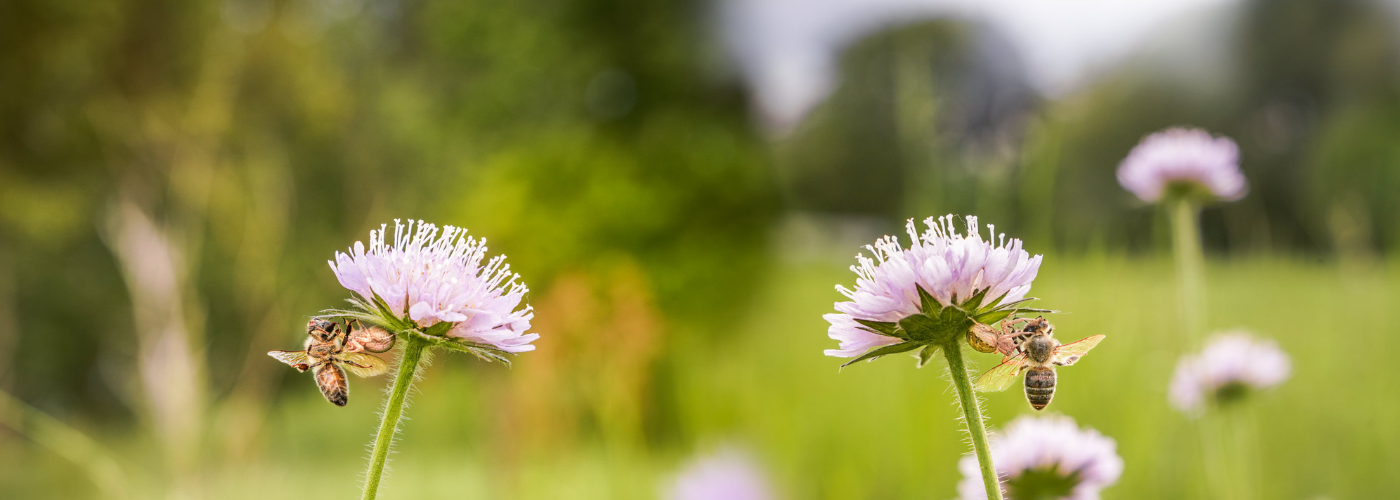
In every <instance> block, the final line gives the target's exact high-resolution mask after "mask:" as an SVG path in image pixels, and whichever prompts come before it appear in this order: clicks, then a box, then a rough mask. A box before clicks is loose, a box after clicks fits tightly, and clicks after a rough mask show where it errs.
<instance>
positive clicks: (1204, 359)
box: [1168, 331, 1292, 414]
mask: <svg viewBox="0 0 1400 500" xmlns="http://www.w3.org/2000/svg"><path fill="white" fill-rule="evenodd" d="M1291 371H1292V363H1291V362H1290V361H1289V359H1288V354H1286V353H1284V352H1283V351H1282V350H1281V349H1279V348H1278V344H1275V343H1274V341H1272V340H1255V339H1254V338H1253V337H1251V336H1250V334H1249V333H1248V332H1245V331H1233V332H1227V333H1224V334H1221V335H1218V336H1216V337H1215V338H1214V339H1212V340H1211V341H1210V343H1209V344H1207V345H1206V348H1205V350H1203V351H1202V352H1201V353H1200V354H1198V355H1187V356H1185V357H1182V358H1181V361H1179V362H1177V365H1176V373H1175V374H1173V375H1172V383H1171V388H1170V390H1169V391H1168V392H1169V394H1168V397H1169V398H1170V399H1171V403H1172V406H1175V407H1176V408H1177V409H1178V410H1181V411H1182V412H1184V413H1187V414H1199V413H1200V412H1201V411H1202V410H1203V409H1204V408H1205V406H1206V403H1208V402H1212V401H1213V402H1215V403H1217V404H1222V403H1229V402H1232V401H1234V400H1237V399H1239V398H1241V397H1243V396H1244V395H1245V394H1246V393H1247V392H1249V391H1250V390H1258V389H1267V388H1270V387H1273V386H1276V385H1278V384H1280V383H1282V382H1283V381H1284V380H1287V379H1288V375H1289V373H1290V372H1291Z"/></svg>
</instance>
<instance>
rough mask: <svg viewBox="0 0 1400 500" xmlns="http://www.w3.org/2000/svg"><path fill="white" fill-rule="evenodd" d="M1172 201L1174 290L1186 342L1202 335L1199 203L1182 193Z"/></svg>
mask: <svg viewBox="0 0 1400 500" xmlns="http://www.w3.org/2000/svg"><path fill="white" fill-rule="evenodd" d="M1168 203H1169V204H1170V205H1171V221H1172V251H1173V253H1174V254H1175V255H1176V277H1177V294H1178V299H1179V300H1180V302H1181V319H1182V326H1183V330H1184V331H1185V332H1186V335H1187V342H1186V343H1187V344H1188V345H1190V346H1192V347H1194V346H1195V345H1196V344H1197V343H1199V342H1200V341H1201V338H1202V337H1204V335H1205V326H1206V323H1205V304H1206V297H1205V289H1204V288H1205V276H1204V274H1205V257H1204V255H1203V254H1202V252H1201V228H1200V223H1199V219H1200V207H1198V206H1197V205H1196V203H1195V202H1194V201H1192V200H1191V199H1189V198H1187V197H1185V196H1182V197H1179V198H1177V199H1174V200H1171V201H1169V202H1168Z"/></svg>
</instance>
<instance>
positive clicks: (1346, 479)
mask: <svg viewBox="0 0 1400 500" xmlns="http://www.w3.org/2000/svg"><path fill="white" fill-rule="evenodd" d="M1396 274H1397V273H1396V270H1395V269H1393V268H1390V267H1374V268H1366V269H1340V268H1338V267H1335V266H1331V265H1323V264H1318V263H1311V262H1302V261H1292V260H1282V259H1276V258H1262V257H1261V258H1254V259H1236V260H1228V261H1215V262H1211V263H1210V273H1209V278H1208V279H1209V282H1208V286H1209V288H1208V289H1209V301H1210V304H1211V310H1210V318H1209V323H1210V325H1211V326H1212V328H1213V329H1220V328H1233V327H1248V328H1251V329H1253V330H1255V331H1256V332H1258V333H1259V334H1260V335H1262V336H1266V337H1271V338H1274V339H1277V341H1278V342H1279V343H1280V345H1281V346H1282V347H1283V348H1284V349H1285V350H1287V351H1288V352H1289V353H1291V354H1292V355H1293V357H1294V363H1295V365H1294V370H1295V371H1294V376H1293V379H1292V380H1290V381H1288V382H1287V383H1285V384H1284V385H1283V386H1282V387H1281V388H1280V389H1278V390H1277V391H1275V392H1273V393H1269V394H1267V395H1265V396H1264V397H1262V398H1260V399H1259V400H1258V401H1257V407H1256V410H1257V414H1258V415H1259V416H1260V420H1259V429H1258V430H1259V433H1260V438H1261V440H1260V442H1261V445H1262V450H1261V452H1262V453H1261V457H1260V461H1259V467H1260V470H1261V472H1262V477H1263V478H1265V484H1264V485H1262V489H1261V490H1260V498H1318V497H1327V498H1379V497H1384V496H1386V495H1385V493H1384V492H1388V491H1394V490H1395V489H1396V488H1397V487H1400V477H1398V476H1395V475H1394V474H1391V472H1393V470H1394V466H1395V464H1397V463H1400V446H1397V445H1400V435H1398V434H1400V429H1398V428H1397V426H1395V425H1393V422H1395V421H1396V420H1397V418H1400V401H1397V400H1396V399H1395V398H1393V397H1392V395H1394V394H1396V393H1397V389H1400V386H1398V385H1400V384H1397V382H1396V379H1395V378H1394V377H1390V376H1387V375H1388V372H1389V370H1390V366H1389V365H1388V364H1387V363H1385V362H1384V360H1385V359H1387V357H1388V356H1387V354H1386V353H1389V352H1394V350H1395V349H1396V348H1397V347H1400V341H1397V335H1396V334H1397V333H1400V332H1397V331H1396V330H1397V326H1396V322H1395V321H1394V320H1393V319H1392V318H1389V317H1388V316H1387V314H1386V312H1387V310H1388V307H1389V305H1390V304H1392V303H1394V301H1395V300H1396V299H1397V298H1398V297H1397V290H1396V286H1395V283H1397V280H1396V278H1397V276H1396ZM851 281H852V279H851V275H850V273H849V272H848V271H846V270H845V269H844V267H843V266H842V265H840V264H834V263H831V264H828V263H823V264H820V265H816V264H803V265H787V266H782V267H780V268H779V269H777V270H775V271H774V272H773V274H772V275H771V276H769V277H768V278H767V279H766V280H764V283H765V284H764V285H761V286H762V287H763V290H762V292H761V293H760V294H759V295H758V297H759V298H758V299H757V300H755V301H754V302H753V303H752V304H751V305H750V307H749V308H748V310H747V312H746V313H745V315H744V316H743V317H736V318H733V321H732V324H733V325H734V327H733V330H732V331H728V332H716V333H715V334H713V335H699V334H696V333H697V332H694V331H687V329H686V327H684V326H678V327H675V328H673V330H674V333H675V334H674V336H673V337H671V338H670V339H669V344H668V347H667V351H666V352H665V354H664V355H663V359H662V360H661V362H660V366H661V367H662V368H661V369H660V371H661V372H662V373H661V374H660V376H658V379H657V381H656V382H655V384H656V387H655V389H654V390H655V391H656V393H657V394H658V395H657V399H658V400H659V401H661V402H663V403H664V404H666V405H670V406H672V407H673V408H670V409H665V410H656V409H653V411H661V412H663V413H664V415H662V418H663V419H665V420H667V422H665V424H666V425H664V427H666V430H664V431H650V430H649V431H647V433H646V435H647V438H646V439H644V440H640V441H639V440H628V439H614V438H609V437H607V436H605V435H599V436H594V437H591V438H583V439H581V440H580V442H578V443H577V444H576V445H571V446H561V447H559V448H558V449H554V450H548V451H547V452H546V453H536V454H531V453H529V452H525V451H520V450H518V449H517V447H515V446H513V445H512V443H511V442H509V441H508V440H506V439H502V437H501V436H503V435H506V436H508V435H513V434H501V429H502V428H503V427H509V426H510V417H509V416H508V415H507V416H504V417H503V416H501V415H500V412H499V411H497V406H498V404H497V402H498V401H499V400H501V399H502V394H501V393H500V391H505V390H519V389H506V388H507V387H510V386H508V385H504V384H501V383H500V382H502V381H504V380H507V379H509V378H510V377H512V376H513V373H518V371H519V370H521V367H520V366H517V367H516V368H515V369H514V371H507V370H505V369H503V368H501V367H498V366H492V367H489V368H490V369H488V370H482V369H479V368H480V367H478V366H469V365H473V364H475V363H476V362H475V361H473V360H469V359H466V358H464V357H458V356H440V357H438V358H437V359H436V360H435V362H434V366H433V367H432V368H430V370H429V372H428V373H427V376H426V379H425V381H424V382H423V383H422V384H421V385H420V386H419V388H420V389H421V394H418V395H417V396H415V399H414V403H413V405H412V406H411V407H410V409H409V411H408V415H409V417H410V419H411V420H410V421H408V422H407V424H406V425H405V426H404V430H403V434H402V440H401V441H400V442H399V444H398V446H397V451H398V452H399V453H398V454H396V455H394V456H393V458H392V462H391V467H392V474H391V475H390V476H389V477H388V478H387V479H386V480H385V483H384V488H383V492H384V493H383V498H386V499H401V498H402V499H406V498H521V499H533V498H539V499H592V498H619V499H633V498H636V499H641V498H654V497H655V496H656V494H657V491H658V489H659V488H660V487H661V485H663V484H664V482H665V480H666V479H667V478H668V477H669V475H670V474H672V473H673V471H674V470H676V468H677V467H678V466H679V464H680V463H681V462H682V461H683V460H685V459H686V458H687V457H689V456H690V455H691V454H692V453H694V452H695V451H697V450H704V449H708V448H710V447H713V446H715V445H718V444H721V443H738V444H740V445H742V446H745V447H747V448H749V449H751V450H752V451H753V452H754V453H755V454H756V455H757V456H758V457H759V458H760V460H761V461H762V462H763V463H764V464H765V466H766V467H767V472H768V473H769V474H770V475H771V476H772V477H773V479H774V481H775V483H777V485H778V489H779V490H780V491H782V492H783V493H784V497H785V498H788V499H819V498H832V499H836V498H840V499H851V498H952V497H954V496H955V491H954V485H955V484H956V482H957V481H958V480H959V476H958V473H957V471H956V468H955V464H956V462H957V460H958V458H959V456H961V455H962V454H963V453H965V452H966V450H967V446H966V444H965V443H964V438H963V436H962V435H961V434H960V431H959V427H960V426H959V425H958V423H957V422H955V420H954V418H955V417H956V415H957V409H956V407H955V405H954V399H955V398H954V397H953V395H952V393H951V392H950V388H949V386H948V383H947V381H946V371H945V370H944V368H942V367H939V366H938V365H936V364H935V365H931V366H929V367H926V368H924V369H922V370H917V369H915V368H914V362H913V360H912V358H906V357H904V356H896V357H893V358H890V359H884V360H880V361H877V362H874V363H869V364H861V365H857V366H851V367H849V368H846V369H845V370H844V371H838V369H837V366H838V365H839V364H840V361H839V360H837V359H834V358H827V357H823V356H822V355H821V350H822V349H825V348H830V347H832V346H833V345H834V343H833V341H831V340H829V339H827V338H826V337H825V335H824V332H825V322H824V321H823V320H822V319H821V314H823V313H826V312H828V311H829V310H830V307H831V303H832V302H834V301H835V300H837V299H839V298H840V296H839V295H838V294H837V293H836V292H835V291H833V290H832V285H834V284H835V283H838V282H841V283H847V284H849V283H850V282H851ZM1033 295H1035V296H1038V297H1042V298H1043V299H1044V300H1043V301H1042V302H1041V303H1040V304H1041V305H1043V306H1046V307H1051V308H1055V309H1059V310H1063V311H1066V312H1067V314H1062V315H1057V316H1055V317H1054V321H1055V322H1056V325H1057V329H1056V332H1057V334H1058V336H1059V337H1060V338H1061V339H1062V340H1075V339H1078V338H1081V337H1084V336H1088V335H1093V334H1098V333H1104V334H1108V335H1109V337H1108V339H1107V340H1106V341H1105V342H1104V343H1103V344H1102V345H1101V346H1100V347H1099V348H1098V349H1097V350H1096V351H1095V352H1094V353H1093V355H1091V356H1089V357H1088V358H1086V359H1085V361H1084V362H1083V363H1080V364H1077V365H1075V366H1074V367H1072V368H1067V369H1064V370H1061V379H1060V388H1059V391H1058V392H1057V394H1056V398H1055V402H1054V404H1053V405H1052V406H1051V407H1050V409H1049V410H1048V411H1052V412H1059V413H1063V414H1067V415H1070V416H1072V417H1074V418H1075V419H1076V420H1078V421H1079V422H1080V424H1081V425H1085V426H1089V427H1093V428H1096V429H1098V430H1100V431H1101V432H1103V433H1104V434H1105V435H1108V436H1110V437H1112V438H1114V439H1115V440H1117V442H1118V445H1119V451H1120V453H1121V454H1122V456H1123V458H1124V460H1125V461H1126V463H1127V470H1126V472H1125V474H1124V476H1123V479H1122V480H1121V481H1120V483H1119V484H1118V485H1116V486H1114V487H1112V488H1110V489H1108V490H1107V491H1106V492H1105V494H1104V497H1105V498H1108V499H1114V498H1206V497H1207V496H1206V495H1205V493H1204V491H1203V490H1202V487H1203V482H1202V477H1203V475H1202V473H1203V471H1202V470H1201V469H1200V466H1199V460H1198V457H1199V456H1200V454H1199V452H1198V448H1199V442H1198V441H1197V438H1196V434H1195V432H1194V430H1193V424H1192V423H1191V422H1190V421H1188V420H1187V419H1186V418H1184V417H1182V416H1181V415H1179V414H1177V413H1175V412H1174V411H1172V410H1171V409H1170V408H1169V407H1168V406H1167V403H1166V395H1165V393H1166V387H1167V382H1168V380H1169V378H1170V376H1171V372H1172V369H1173V367H1174V365H1175V360H1176V358H1177V356H1178V354H1179V353H1180V351H1181V349H1180V347H1179V340H1180V339H1181V337H1180V336H1178V332H1177V328H1178V325H1177V320H1176V318H1175V315H1174V311H1175V308H1176V304H1175V299H1174V298H1175V289H1174V281H1173V280H1172V274H1171V267H1170V266H1169V263H1168V262H1167V261H1165V260H1143V259H1129V258H1119V257H1082V258H1076V259H1073V260H1062V259H1059V258H1055V257H1053V256H1052V257H1051V258H1050V259H1048V260H1047V261H1046V263H1045V265H1044V267H1043V270H1042V274H1041V277H1040V278H1039V279H1038V281H1037V282H1036V286H1035V290H1034V293H1033ZM543 334H544V335H545V337H544V338H543V339H542V341H541V346H542V347H541V348H542V349H547V348H548V344H549V340H550V339H549V332H543ZM972 357H973V360H974V362H975V363H976V366H977V368H978V369H981V370H985V369H987V368H989V367H991V366H992V365H993V363H994V362H995V361H996V360H995V358H994V357H993V356H990V355H980V354H973V355H972ZM530 362H531V358H530V356H529V355H526V356H522V357H521V358H520V359H519V363H520V364H522V365H523V364H528V363H530ZM357 382H358V383H357V384H355V385H354V386H353V391H354V392H353V393H352V396H351V397H352V404H351V405H350V406H349V407H348V408H345V409H339V408H335V407H332V406H331V405H327V404H325V403H324V402H323V401H321V400H320V399H319V396H318V395H317V394H316V392H315V390H314V389H313V388H312V386H311V382H310V381H309V380H307V381H306V384H305V385H306V387H305V390H304V391H292V392H290V393H288V394H287V395H286V397H284V398H283V401H282V402H281V404H279V405H278V406H275V407H274V409H273V412H272V414H271V415H270V416H269V422H268V429H269V430H268V431H267V432H266V433H264V436H263V437H262V440H263V441H262V442H261V443H260V444H259V446H255V447H254V448H255V449H256V450H258V451H255V453H254V455H253V459H251V460H248V461H240V462H237V463H231V464H229V465H228V466H226V467H218V468H217V471H215V472H208V473H207V474H206V476H205V481H206V483H205V485H204V486H205V489H206V492H207V494H208V495H207V496H208V498H247V497H261V498H292V497H301V496H303V495H306V494H310V493H313V492H314V493H315V494H317V495H324V496H325V497H328V498H345V497H353V496H354V495H355V494H356V492H357V490H358V485H359V479H360V473H361V468H362V467H363V459H364V456H365V455H366V454H367V452H366V450H365V449H364V446H365V443H367V442H369V440H370V434H371V431H372V430H373V429H374V427H375V418H376V416H375V409H376V408H377V406H378V405H379V404H380V401H379V399H380V394H379V393H378V391H379V390H380V389H381V388H382V384H383V383H384V381H383V380H376V381H357ZM516 387H519V386H516ZM985 399H986V401H987V408H986V412H987V414H988V416H989V420H990V424H991V426H992V427H993V428H998V427H1000V426H1002V425H1004V424H1005V423H1006V422H1008V421H1010V420H1011V419H1012V418H1015V417H1016V416H1019V415H1023V414H1028V413H1032V411H1031V410H1030V409H1029V407H1028V406H1027V405H1026V403H1025V402H1024V400H1023V397H1022V396H1021V395H1020V394H1019V385H1018V386H1017V387H1016V388H1015V389H1012V390H1009V391H1007V392H1004V393H994V394H988V395H985ZM671 412H674V414H670V413H671ZM80 427H82V426H81V425H80ZM106 431H108V432H118V431H117V430H113V429H106ZM514 432H515V434H524V435H528V434H529V433H530V432H531V431H530V429H517V430H516V431H514ZM109 437H111V436H109ZM114 441H115V442H122V441H121V439H120V438H119V436H118V439H115V440H114ZM132 446H133V447H135V446H137V445H132ZM119 451H123V452H125V453H123V454H124V455H127V456H140V453H138V452H137V451H138V450H137V449H135V448H130V449H121V448H119ZM125 465H126V466H127V467H128V468H131V469H133V470H135V469H136V468H139V467H140V466H141V464H140V463H127V464H125ZM80 477H81V476H80V475H79V473H78V472H77V471H76V469H75V468H74V467H72V466H71V465H69V464H67V463H65V462H63V461H61V460H60V459H58V458H56V457H55V456H53V455H52V454H50V453H48V452H46V451H45V450H43V449H41V448H37V447H35V446H33V445H32V444H30V443H28V442H26V441H24V440H22V439H21V438H18V437H17V436H15V435H13V434H0V484H4V485H7V494H6V496H9V495H14V497H13V498H82V497H87V496H90V495H92V494H93V493H94V492H93V491H91V489H90V488H91V486H90V483H88V482H86V480H81V479H80ZM138 496H139V495H138Z"/></svg>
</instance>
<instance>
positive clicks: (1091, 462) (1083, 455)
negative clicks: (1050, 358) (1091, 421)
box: [958, 416, 1123, 500]
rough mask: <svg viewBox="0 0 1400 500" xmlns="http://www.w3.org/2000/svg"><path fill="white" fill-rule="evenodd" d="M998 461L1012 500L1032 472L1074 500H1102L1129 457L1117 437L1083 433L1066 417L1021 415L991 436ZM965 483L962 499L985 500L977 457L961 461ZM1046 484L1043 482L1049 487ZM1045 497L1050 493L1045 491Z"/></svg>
mask: <svg viewBox="0 0 1400 500" xmlns="http://www.w3.org/2000/svg"><path fill="white" fill-rule="evenodd" d="M991 447H992V463H993V464H995V465H996V468H997V475H998V476H999V477H1000V478H1001V481H1002V488H1003V490H1004V491H1005V492H1007V493H1008V494H1011V495H1013V496H1008V497H1007V498H1008V500H1015V497H1014V494H1015V493H1016V489H1017V487H1018V485H1017V483H1016V480H1017V478H1020V477H1022V476H1023V475H1026V474H1041V475H1046V474H1048V475H1052V476H1055V477H1059V478H1062V479H1063V481H1064V482H1063V483H1062V484H1058V485H1054V486H1060V487H1061V488H1062V491H1064V492H1065V494H1066V496H1064V497H1062V498H1066V499H1070V500H1097V499H1098V498H1099V492H1100V491H1102V490H1103V489H1104V488H1107V487H1109V486H1112V485H1113V483H1116V482H1118V478H1119V476H1122V475H1123V459H1122V458H1121V457H1119V456H1118V445H1117V443H1115V442H1114V441H1113V439H1112V438H1109V437H1105V436H1104V435H1103V434H1099V431H1096V430H1093V429H1080V428H1079V426H1078V425H1076V424H1075V423H1074V419H1071V418H1069V417H1064V416H1043V417H1021V418H1018V419H1016V420H1013V421H1012V422H1011V423H1010V424H1008V425H1007V426H1006V429H1005V430H1004V431H1003V432H1001V433H998V434H993V435H992V437H991ZM958 470H960V471H962V474H963V479H962V481H960V482H958V495H959V496H960V498H961V499H962V500H985V499H986V498H987V491H986V489H985V488H984V486H983V484H982V473H981V470H980V469H978V467H977V457H976V456H973V455H966V456H964V457H963V458H962V460H961V461H959V462H958ZM1045 483H1046V482H1045V481H1037V484H1038V485H1042V486H1043V485H1045ZM1040 493H1044V492H1043V491H1042V492H1040Z"/></svg>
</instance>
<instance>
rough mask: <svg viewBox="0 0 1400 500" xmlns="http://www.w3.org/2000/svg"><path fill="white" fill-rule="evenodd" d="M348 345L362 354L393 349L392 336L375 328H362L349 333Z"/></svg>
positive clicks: (381, 329) (383, 330) (386, 331)
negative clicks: (355, 347)
mask: <svg viewBox="0 0 1400 500" xmlns="http://www.w3.org/2000/svg"><path fill="white" fill-rule="evenodd" d="M350 344H351V345H352V346H358V347H359V348H360V349H363V350H364V352H385V351H388V350H389V349H393V348H394V334H392V333H389V330H385V329H383V328H380V327H377V326H370V327H364V328H360V329H359V330H355V331H353V332H350Z"/></svg>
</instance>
